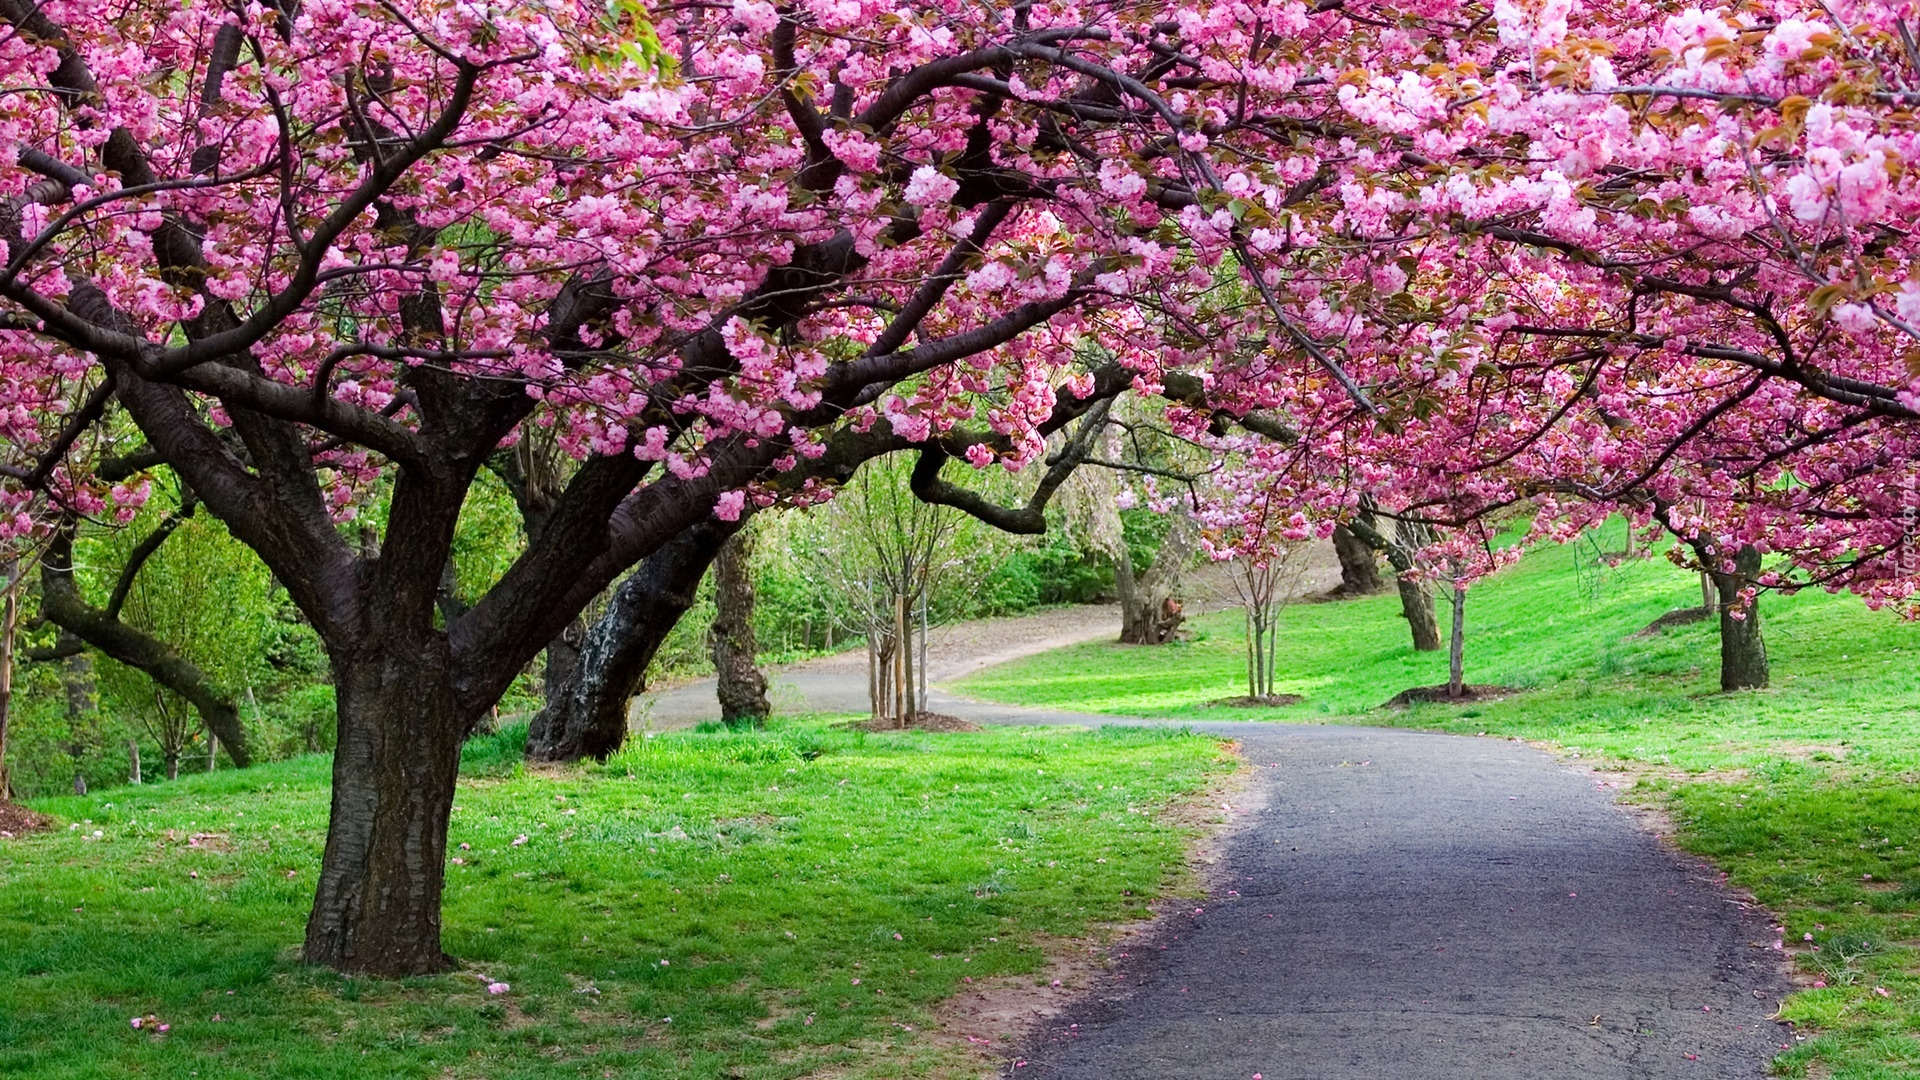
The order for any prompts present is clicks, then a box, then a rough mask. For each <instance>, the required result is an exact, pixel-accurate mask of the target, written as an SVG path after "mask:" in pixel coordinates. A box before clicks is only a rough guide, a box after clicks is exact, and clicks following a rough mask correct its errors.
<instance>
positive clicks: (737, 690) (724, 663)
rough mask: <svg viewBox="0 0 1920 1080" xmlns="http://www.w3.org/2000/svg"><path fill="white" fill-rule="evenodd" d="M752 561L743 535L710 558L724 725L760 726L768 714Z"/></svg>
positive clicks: (715, 665) (749, 544)
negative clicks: (755, 630) (755, 621)
mask: <svg viewBox="0 0 1920 1080" xmlns="http://www.w3.org/2000/svg"><path fill="white" fill-rule="evenodd" d="M752 564H753V541H752V539H751V538H750V537H749V536H747V535H746V534H743V533H735V534H734V536H733V538H732V539H730V540H728V541H727V542H726V543H725V544H723V545H721V547H720V554H719V557H717V558H715V559H714V561H713V607H714V614H713V671H714V674H715V675H716V676H717V679H716V683H717V686H716V688H715V693H716V694H717V696H718V697H719V699H720V720H721V722H722V723H724V724H726V725H727V726H728V727H765V726H766V725H767V717H769V716H771V715H772V714H773V706H772V705H770V704H768V703H767V677H766V676H765V675H762V674H761V673H760V667H759V664H758V663H757V660H758V654H759V651H760V650H759V646H758V645H757V643H756V642H755V641H754V639H753V566H752Z"/></svg>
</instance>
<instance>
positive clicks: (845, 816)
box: [0, 724, 1229, 1080]
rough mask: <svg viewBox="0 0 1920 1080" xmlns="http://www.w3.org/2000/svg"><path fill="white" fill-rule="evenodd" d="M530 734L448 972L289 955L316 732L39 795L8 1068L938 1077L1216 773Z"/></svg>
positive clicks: (1201, 752) (68, 1079)
mask: <svg viewBox="0 0 1920 1080" xmlns="http://www.w3.org/2000/svg"><path fill="white" fill-rule="evenodd" d="M516 734H517V736H518V737H519V738H524V728H522V729H520V730H519V731H518V732H517V733H514V732H509V733H508V734H506V735H504V736H501V737H497V738H494V739H491V740H483V741H480V742H477V743H474V744H470V745H469V752H468V761H467V763H466V764H467V766H468V769H467V771H468V773H469V775H468V776H467V777H466V778H465V779H463V780H462V782H461V787H460V791H459V795H458V797H457V805H456V808H455V813H454V816H453V828H452V843H453V845H454V849H453V850H452V851H451V852H450V855H451V863H452V865H450V866H449V868H448V871H449V873H448V883H447V896H446V945H447V948H448V950H449V951H450V952H452V953H453V954H454V955H455V956H457V957H459V958H460V959H461V961H462V962H463V967H462V969H461V970H459V971H457V972H454V973H451V974H448V975H445V976H440V977H436V978H423V979H410V980H406V981H403V982H397V983H394V982H377V981H368V980H361V979H350V978H341V977H338V976H335V975H332V974H330V973H328V972H325V971H320V970H315V969H312V968H308V967H305V966H303V965H301V964H299V963H297V962H296V960H295V958H294V950H295V948H296V947H297V945H298V942H299V940H300V934H301V928H302V925H303V922H304V918H305V914H306V907H307V904H308V903H309V902H310V901H311V899H312V888H313V875H314V873H315V870H316V867H317V865H318V855H319V850H320V845H321V841H322V839H323V836H324V826H325V815H326V806H327V797H328V785H327V762H326V761H325V760H324V759H322V758H317V757H314V758H304V759H299V760H295V761H291V762H284V763H280V764H276V765H269V766H262V767H258V768H254V769H250V770H247V771H244V772H225V773H218V774H214V775H211V776H201V777H193V778H191V779H187V780H182V781H179V782H176V783H170V784H153V785H148V786H145V787H137V788H121V789H117V790H112V791H107V792H103V793H99V794H96V795H94V796H90V797H85V798H62V799H48V800H44V801H41V802H39V803H36V804H35V805H36V806H37V807H38V808H39V809H42V810H46V811H49V812H51V813H54V814H56V815H58V816H59V817H60V819H61V822H60V828H59V829H58V830H57V831H55V832H53V833H51V834H43V835H38V836H32V837H28V838H25V839H21V840H13V841H0V1076H5V1077H8V1078H9V1080H25V1078H35V1080H54V1078H60V1080H79V1078H92V1077H100V1078H109V1077H111V1078H124V1077H138V1076H154V1077H161V1076H164V1077H169V1078H175V1077H189V1076H197V1077H201V1078H213V1077H236V1078H238V1077H247V1078H256V1077H298V1078H302V1080H307V1078H323V1077H341V1078H347V1077H353V1078H365V1077H382V1078H386V1077H422V1078H429V1077H430V1078H435V1080H442V1078H464V1077H476V1078H477V1077H486V1078H489V1080H508V1078H513V1077H529V1078H530V1077H540V1078H543V1080H545V1078H554V1077H595V1078H598V1077H604V1076H619V1077H624V1078H646V1077H658V1078H662V1080H666V1078H673V1077H692V1076H700V1077H753V1078H762V1077H765V1078H773V1077H796V1076H803V1075H808V1074H811V1073H813V1072H815V1071H817V1070H820V1069H822V1068H829V1067H831V1068H834V1069H835V1070H836V1071H835V1072H834V1075H836V1076H845V1077H866V1076H873V1077H880V1076H931V1075H946V1074H947V1072H946V1070H948V1069H949V1068H951V1067H954V1066H955V1065H956V1063H962V1062H963V1061H964V1059H965V1058H966V1056H967V1054H966V1051H965V1050H964V1049H963V1048H964V1047H965V1046H967V1045H968V1044H967V1043H965V1042H964V1041H963V1040H960V1039H958V1038H949V1039H947V1040H934V1039H931V1038H929V1037H928V1035H927V1033H926V1027H927V1024H928V1020H929V1016H930V1010H931V1008H932V1007H933V1006H934V1005H935V1004H936V1003H937V1002H938V1001H939V1000H941V999H943V998H945V997H948V996H950V995H952V994H953V993H955V992H956V990H958V989H959V988H961V987H963V986H965V985H966V984H967V982H969V981H971V980H985V979H989V978H991V977H994V976H1008V975H1024V974H1029V973H1033V972H1036V971H1038V970H1039V968H1040V964H1041V960H1042V953H1041V951H1040V949H1039V948H1038V946H1037V945H1036V941H1037V940H1040V939H1041V938H1042V936H1044V935H1052V936H1064V935H1074V934H1080V933H1084V932H1086V931H1087V929H1088V928H1089V927H1090V926H1091V925H1093V924H1096V923H1099V922H1101V921H1105V920H1115V919H1124V918H1129V917H1135V916H1140V915H1143V914H1144V913H1145V911H1146V904H1147V902H1148V900H1149V899H1151V898H1152V897H1153V896H1155V895H1156V894H1158V893H1160V892H1162V891H1163V890H1164V889H1165V888H1166V887H1167V886H1168V885H1169V883H1170V882H1172V881H1173V880H1174V879H1175V875H1177V872H1178V868H1179V866H1180V859H1181V850H1182V843H1183V840H1184V839H1185V834H1184V833H1183V831H1182V829H1181V828H1180V827H1178V826H1177V825H1175V824H1173V823H1171V821H1170V819H1163V818H1162V817H1160V816H1159V811H1160V810H1161V809H1162V808H1163V807H1165V806H1167V805H1168V804H1169V802H1171V801H1174V800H1178V799H1180V798H1181V797H1182V796H1184V795H1187V794H1189V793H1192V792H1195V791H1197V790H1199V789H1201V788H1202V787H1203V786H1204V785H1205V783H1206V782H1207V778H1208V776H1209V775H1210V774H1214V773H1217V772H1219V771H1221V770H1223V769H1225V768H1228V767H1229V765H1228V764H1227V762H1226V759H1225V758H1224V757H1223V755H1222V751H1221V749H1220V747H1219V745H1218V744H1217V743H1216V742H1214V741H1213V740H1210V739H1204V738H1199V737H1195V736H1190V735H1183V734H1179V733H1168V732H1155V731H1146V732H1129V731H1111V732H1091V733H1090V732H1064V731H1017V730H999V731H991V732H987V733H983V734H979V735H966V736H937V735H936V736H928V735H904V734H903V735H865V734H857V733H845V732H839V731H833V730H828V729H826V728H825V727H824V726H822V725H820V724H796V725H793V726H789V727H787V728H785V729H782V730H778V731H776V732H774V733H771V734H762V735H752V734H743V735H734V734H725V733H720V734H707V735H700V734H687V735H676V736H665V737H661V738H658V739H654V740H651V741H649V742H647V743H645V744H643V745H640V746H636V747H632V748H630V749H629V750H628V751H627V752H625V753H623V754H621V755H620V756H618V757H616V758H615V759H614V760H612V761H611V762H609V763H608V764H607V765H606V766H604V767H589V768H585V769H579V770H569V771H560V772H552V773H542V774H526V773H524V772H523V771H522V770H521V769H520V768H519V766H518V744H517V743H516V742H515V736H516ZM490 980H493V981H499V982H504V983H506V984H508V985H509V987H510V989H509V990H508V991H506V992H504V993H500V994H490V993H488V990H487V984H488V982H489V981H490ZM135 1018H140V1020H141V1024H140V1026H139V1027H138V1028H135V1027H134V1025H133V1023H132V1021H133V1020H134V1019H135ZM160 1024H165V1025H167V1026H166V1028H165V1029H164V1030H162V1029H159V1028H158V1025H160ZM969 1034H974V1035H976V1036H984V1037H987V1038H992V1037H993V1036H994V1033H993V1032H992V1031H980V1032H969ZM963 1071H967V1072H975V1071H977V1068H973V1069H963Z"/></svg>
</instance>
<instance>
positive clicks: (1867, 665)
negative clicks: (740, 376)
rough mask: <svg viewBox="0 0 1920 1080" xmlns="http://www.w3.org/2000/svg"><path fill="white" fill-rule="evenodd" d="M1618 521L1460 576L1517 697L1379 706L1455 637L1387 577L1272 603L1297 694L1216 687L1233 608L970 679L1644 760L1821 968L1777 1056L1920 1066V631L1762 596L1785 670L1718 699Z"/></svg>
mask: <svg viewBox="0 0 1920 1080" xmlns="http://www.w3.org/2000/svg"><path fill="white" fill-rule="evenodd" d="M1607 539H1608V540H1609V541H1611V542H1609V543H1602V544H1601V545H1599V547H1595V546H1594V545H1592V544H1587V545H1584V546H1580V547H1572V546H1570V547H1559V548H1546V549H1542V550H1539V551H1536V552H1533V553H1532V554H1530V555H1529V556H1528V557H1527V558H1526V559H1524V560H1523V561H1522V562H1521V563H1520V564H1519V565H1517V566H1515V567H1513V568H1512V569H1510V570H1508V571H1506V572H1505V573H1503V574H1501V575H1500V576H1498V577H1497V578H1494V579H1493V580H1490V581H1487V582H1484V583H1482V584H1481V585H1479V586H1477V587H1476V588H1475V589H1474V590H1473V591H1472V593H1471V594H1470V596H1469V601H1468V605H1467V675H1468V680H1469V681H1471V682H1474V683H1495V684H1504V685H1508V686H1514V687H1520V688H1523V689H1524V690H1525V691H1526V692H1525V693H1522V694H1519V695H1516V696H1514V697H1510V698H1507V699H1504V700H1499V701H1492V702H1485V703H1477V704H1471V705H1465V706H1446V705H1426V706H1418V707H1415V708H1413V709H1408V710H1384V709H1380V708H1378V706H1379V705H1380V704H1381V703H1382V702H1384V701H1385V700H1386V699H1387V698H1388V697H1390V696H1392V695H1393V694H1394V693H1396V692H1398V691H1400V690H1403V689H1406V688H1408V687H1412V686H1421V685H1432V684H1435V683H1440V682H1444V681H1445V679H1446V656H1445V654H1444V653H1428V654H1421V655H1416V654H1414V653H1413V652H1412V651H1411V650H1410V649H1409V647H1408V635H1407V631H1406V624H1405V623H1404V622H1403V621H1402V620H1401V619H1400V618H1399V601H1398V598H1397V597H1395V596H1392V595H1387V596H1379V597H1370V598H1367V599H1362V600H1356V601H1348V602H1345V603H1337V604H1296V605H1294V606H1292V607H1290V608H1288V609H1287V610H1286V611H1285V612H1284V613H1283V614H1282V616H1281V627H1280V633H1281V635H1282V637H1281V642H1280V660H1279V664H1278V667H1279V669H1280V671H1279V679H1278V683H1279V686H1278V689H1279V690H1281V691H1285V692H1290V693H1296V694H1301V695H1303V696H1305V697H1306V698H1307V700H1306V702H1304V703H1303V704H1300V705H1297V706H1293V707H1291V708H1287V709H1280V710H1267V711H1265V712H1262V713H1255V712H1250V711H1247V710H1234V709H1226V708H1215V707H1209V706H1207V705H1206V704H1205V703H1206V702H1208V701H1212V700H1215V699H1219V698H1224V697H1229V696H1232V695H1236V694H1244V693H1245V692H1246V689H1245V683H1244V678H1245V676H1244V671H1245V660H1244V658H1243V656H1244V654H1243V652H1242V649H1243V648H1244V639H1243V636H1242V632H1241V622H1240V619H1239V616H1238V615H1237V614H1236V613H1222V614H1217V615H1209V616H1203V617H1201V618H1199V619H1196V620H1195V634H1194V637H1193V640H1191V641H1188V642H1184V643H1181V644H1178V645H1174V646H1168V647H1162V648H1155V649H1146V648H1128V647H1123V646H1118V645H1111V644H1105V643H1094V644H1087V645H1080V646H1075V647H1073V648H1068V649H1062V650H1059V651H1057V652H1053V653H1049V654H1046V655H1043V656H1038V657H1033V658H1030V659H1028V660H1024V661H1019V662H1016V663H1013V664H1008V665H1005V666H1003V667H998V668H993V669H990V670H988V671H985V672H982V673H980V674H978V675H976V676H975V677H973V678H972V679H970V680H968V681H967V682H965V683H964V684H962V685H961V687H960V689H961V690H962V692H965V693H968V694H971V695H973V696H976V697H980V698H986V699H992V700H999V701H1007V702H1013V703H1017V704H1025V705H1043V706H1058V707H1070V708H1074V709H1079V710H1084V711H1091V712H1100V713H1112V714H1125V715H1136V716H1164V717H1173V718H1180V719H1201V718H1206V719H1249V718H1254V717H1256V716H1259V717H1264V718H1269V719H1278V720H1285V721H1291V722H1296V723H1354V724H1387V725H1399V726H1407V727H1420V728H1429V729H1438V730H1444V731H1454V732H1460V733H1464V734H1478V733H1485V734H1489V735H1495V736H1510V737H1517V738H1522V739H1527V740H1530V741H1535V742H1542V743H1546V744H1549V745H1552V746H1554V747H1556V748H1558V749H1560V750H1561V751H1562V752H1564V753H1566V754H1568V755H1570V756H1572V755H1577V756H1579V757H1580V758H1581V759H1582V760H1583V761H1587V762H1591V763H1593V764H1594V765H1596V766H1598V767H1600V768H1618V769H1629V770H1632V775H1633V776H1634V778H1635V779H1634V782H1633V783H1630V784H1629V785H1627V788H1628V795H1627V797H1628V798H1633V799H1637V800H1643V801H1652V802H1658V803H1660V804H1662V805H1664V806H1666V807H1667V808H1668V809H1669V810H1670V811H1671V812H1672V814H1673V816H1674V819H1675V821H1676V823H1677V824H1678V826H1679V828H1680V832H1679V836H1678V840H1679V842H1680V843H1681V844H1682V845H1684V846H1685V847H1686V848H1688V849H1689V850H1691V851H1694V852H1697V853H1699V854H1701V855H1705V856H1709V857H1711V858H1712V859H1714V860H1716V861H1718V863H1719V864H1720V865H1721V866H1722V867H1723V868H1724V869H1726V870H1727V871H1728V872H1729V873H1730V874H1731V876H1732V879H1733V881H1734V882H1735V883H1736V884H1738V885H1740V886H1742V887H1745V888H1748V889H1751V890H1752V891H1753V892H1754V893H1755V894H1756V895H1757V896H1758V898H1759V899H1760V900H1761V901H1763V902H1764V903H1765V904H1766V905H1767V906H1768V907H1769V908H1771V909H1772V910H1773V911H1775V912H1776V913H1778V914H1779V915H1780V916H1781V920H1782V922H1783V923H1784V925H1785V927H1786V932H1785V934H1784V935H1783V939H1784V944H1785V947H1786V948H1787V949H1788V950H1789V951H1791V952H1793V954H1794V955H1795V958H1796V963H1797V964H1798V967H1799V969H1800V971H1801V973H1802V975H1803V976H1804V981H1805V983H1806V984H1808V989H1805V990H1803V991H1802V992H1800V993H1798V994H1796V995H1794V996H1793V997H1792V998H1791V999H1789V1001H1788V1002H1787V1004H1786V1006H1785V1008H1784V1010H1783V1015H1784V1016H1785V1017H1786V1018H1788V1019H1791V1020H1794V1021H1795V1022H1797V1023H1801V1024H1804V1025H1808V1026H1809V1030H1811V1031H1812V1032H1814V1033H1815V1034H1814V1036H1813V1037H1812V1038H1809V1039H1808V1040H1807V1041H1805V1042H1804V1043H1802V1044H1800V1045H1799V1046H1797V1047H1796V1048H1795V1049H1794V1050H1793V1051H1791V1052H1790V1053H1787V1054H1784V1055H1782V1057H1781V1058H1780V1059H1779V1060H1778V1061H1777V1063H1776V1067H1777V1069H1778V1071H1779V1072H1780V1073H1781V1074H1783V1075H1786V1076H1795V1077H1799V1076H1812V1077H1833V1078H1835V1080H1894V1078H1906V1080H1911V1078H1912V1077H1915V1076H1920V951H1916V946H1920V925H1916V918H1917V917H1920V835H1917V834H1920V790H1917V789H1916V786H1915V781H1916V779H1920V668H1917V666H1916V664H1915V660H1916V659H1920V626H1915V625H1912V624H1908V623H1902V622H1901V621H1899V620H1898V619H1897V618H1895V617H1894V616H1892V615H1890V614H1887V613H1875V612H1870V611H1868V610H1866V609H1865V607H1864V606H1863V605H1862V604H1861V603H1860V602H1859V601H1858V600H1857V599H1854V598H1851V597H1846V596H1828V595H1825V594H1821V593H1804V594H1801V595H1799V596H1794V597H1767V598H1765V599H1764V600H1763V601H1762V611H1763V617H1764V618H1765V620H1766V622H1765V629H1766V636H1767V644H1768V649H1769V652H1770V654H1771V658H1772V661H1773V687H1772V688H1771V689H1768V690H1765V691H1759V692H1752V693H1741V694H1721V693H1719V692H1718V687H1719V682H1718V670H1719V669H1718V663H1719V653H1718V648H1719V645H1718V638H1717V633H1716V630H1715V628H1714V627H1713V625H1712V624H1706V623H1702V624H1696V625H1692V626H1686V627H1681V628H1677V629H1672V630H1668V631H1666V632H1664V633H1661V634H1657V635H1655V636H1652V637H1644V638H1643V637H1635V636H1633V635H1634V634H1635V633H1636V631H1638V630H1640V629H1641V628H1642V627H1644V626H1645V625H1646V624H1647V623H1648V622H1650V621H1651V620H1653V619H1654V618H1655V617H1657V616H1659V615H1660V614H1661V613H1663V612H1665V611H1667V610H1669V609H1671V608H1675V607H1682V606H1687V605H1691V604H1697V603H1699V595H1700V593H1699V584H1698V579H1697V578H1695V577H1694V576H1692V575H1689V574H1684V573H1682V572H1681V571H1679V570H1677V569H1676V568H1674V567H1673V566H1672V565H1670V564H1668V563H1666V562H1665V561H1664V560H1661V559H1658V558H1655V559H1641V560H1631V561H1628V562H1625V563H1624V564H1622V565H1620V566H1618V567H1608V566H1606V565H1602V564H1599V563H1597V562H1596V559H1595V558H1594V556H1595V553H1596V551H1598V550H1600V548H1606V549H1610V550H1617V549H1618V548H1619V547H1620V546H1621V543H1620V537H1619V535H1618V534H1617V533H1616V534H1615V535H1613V536H1610V537H1608V538H1607ZM1807 935H1812V937H1811V939H1810V940H1809V939H1808V938H1807ZM1815 981H1818V982H1822V983H1824V984H1825V985H1824V986H1822V987H1818V988H1815V987H1813V986H1812V985H1811V984H1812V983H1813V982H1815Z"/></svg>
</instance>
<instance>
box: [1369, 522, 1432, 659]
mask: <svg viewBox="0 0 1920 1080" xmlns="http://www.w3.org/2000/svg"><path fill="white" fill-rule="evenodd" d="M1347 527H1348V528H1349V529H1350V530H1352V532H1353V535H1355V536H1357V537H1359V538H1360V539H1361V540H1362V541H1364V542H1365V543H1366V544H1368V545H1369V546H1370V547H1372V548H1373V549H1374V550H1376V551H1379V552H1383V553H1384V554H1385V555H1386V556H1387V562H1388V563H1390V564H1392V566H1393V570H1394V575H1395V577H1394V585H1395V586H1396V587H1398V588H1399V590H1400V614H1401V616H1402V617H1404V618H1405V619H1406V620H1407V628H1408V629H1409V630H1410V631H1411V632H1412V634H1413V648H1414V651H1415V652H1433V651H1435V650H1437V649H1439V648H1440V625H1439V623H1438V622H1436V621H1435V619H1434V614H1433V594H1432V593H1431V592H1429V591H1427V587H1426V586H1425V585H1424V584H1422V583H1421V582H1418V581H1415V580H1413V579H1412V578H1410V577H1409V576H1408V574H1409V573H1410V572H1411V571H1412V570H1413V553H1414V552H1415V551H1416V550H1418V549H1419V547H1420V535H1419V527H1418V526H1415V525H1412V524H1410V523H1408V522H1405V521H1402V522H1399V523H1397V525H1396V526H1395V528H1394V538H1393V539H1392V540H1389V539H1387V537H1386V536H1385V535H1384V534H1382V533H1381V532H1380V530H1378V529H1376V528H1375V527H1374V524H1373V518H1372V517H1371V516H1370V515H1369V516H1365V517H1359V518H1355V519H1354V520H1352V521H1350V522H1348V523H1347Z"/></svg>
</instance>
